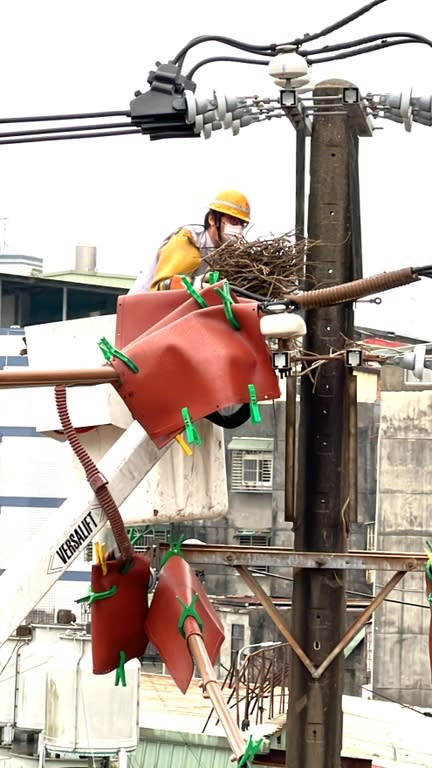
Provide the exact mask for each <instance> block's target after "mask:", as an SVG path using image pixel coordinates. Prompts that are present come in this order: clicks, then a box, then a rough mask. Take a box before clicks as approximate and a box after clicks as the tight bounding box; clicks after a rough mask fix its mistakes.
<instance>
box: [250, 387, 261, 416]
mask: <svg viewBox="0 0 432 768" xmlns="http://www.w3.org/2000/svg"><path fill="white" fill-rule="evenodd" d="M248 390H249V405H250V413H251V415H250V419H251V422H252V424H259V423H260V421H261V414H260V409H259V405H258V403H257V396H256V389H255V387H254V385H253V384H248Z"/></svg>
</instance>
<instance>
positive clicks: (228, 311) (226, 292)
mask: <svg viewBox="0 0 432 768" xmlns="http://www.w3.org/2000/svg"><path fill="white" fill-rule="evenodd" d="M215 291H216V293H217V295H218V296H220V297H221V299H222V302H223V306H224V312H225V316H226V318H227V320H228V322H229V324H230V325H231V326H232V328H234V330H235V331H240V329H241V325H240V323H239V322H238V321H237V320H236V319H235V317H234V315H233V311H232V305H233V304H234V301H233V298H232V296H231V293H230V286H229V282H228V280H224V281H223V288H215Z"/></svg>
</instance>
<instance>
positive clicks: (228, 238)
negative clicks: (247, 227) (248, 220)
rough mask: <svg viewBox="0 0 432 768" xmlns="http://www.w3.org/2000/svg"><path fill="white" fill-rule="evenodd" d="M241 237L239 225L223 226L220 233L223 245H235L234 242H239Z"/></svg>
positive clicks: (241, 228) (241, 230) (241, 229)
mask: <svg viewBox="0 0 432 768" xmlns="http://www.w3.org/2000/svg"><path fill="white" fill-rule="evenodd" d="M242 237H243V227H242V225H241V224H228V223H227V224H225V228H224V231H223V233H222V242H223V243H235V242H236V240H241V238H242Z"/></svg>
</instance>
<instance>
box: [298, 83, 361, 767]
mask: <svg viewBox="0 0 432 768" xmlns="http://www.w3.org/2000/svg"><path fill="white" fill-rule="evenodd" d="M355 91H356V89H355V88H354V87H353V86H352V85H351V84H350V83H347V82H346V81H342V80H331V81H325V82H323V83H320V84H319V85H318V86H317V87H316V88H315V89H314V93H313V99H314V121H313V129H312V136H311V157H310V192H309V208H308V210H309V213H308V233H307V236H308V239H309V240H310V241H313V242H318V245H315V246H314V247H313V250H312V252H311V253H308V255H307V258H306V279H307V284H308V286H309V287H310V288H313V287H324V286H331V285H339V284H341V283H345V282H349V281H351V280H353V279H354V278H358V277H360V276H361V245H360V212H359V205H358V189H357V194H356V188H357V182H358V165H357V164H358V156H357V142H358V135H372V132H371V130H370V127H369V126H368V125H367V122H366V118H365V116H364V115H363V116H362V115H361V107H360V105H359V104H358V103H357V104H356V105H354V106H353V104H352V103H351V102H349V103H346V98H348V99H352V98H353V93H355ZM353 316H354V313H353V307H352V303H347V304H339V305H337V306H331V307H325V308H322V309H316V310H309V311H308V313H307V316H306V325H307V329H308V333H307V337H306V339H305V348H306V349H307V350H308V352H313V353H315V354H316V355H318V356H320V355H329V354H331V353H332V352H335V351H336V350H342V349H344V347H345V346H346V339H352V338H353V330H354V328H353V325H354V319H353ZM353 379H354V377H353V374H352V371H351V370H348V369H347V368H346V366H345V362H344V356H342V360H341V358H340V357H339V358H335V360H334V361H332V360H331V361H328V362H327V361H326V362H325V363H324V364H322V365H321V366H320V367H319V368H314V369H312V370H311V371H310V372H309V374H308V373H304V374H303V376H302V379H301V398H300V417H299V451H298V464H297V500H296V512H295V520H294V532H295V540H294V548H295V550H296V551H300V552H308V551H309V552H345V551H347V531H348V519H349V516H350V515H352V514H353V510H352V509H351V510H350V495H351V494H350V483H349V482H347V477H351V478H352V477H353V476H354V474H355V473H353V467H352V464H351V468H349V466H348V465H349V462H350V461H351V462H352V460H353V457H352V445H353V441H352V439H351V440H350V439H349V419H347V413H349V412H351V414H352V411H353V409H352V407H351V410H350V409H349V408H348V407H347V405H348V403H349V402H350V403H351V406H352V395H353V383H354V387H355V382H353ZM348 446H350V449H349V448H348ZM349 469H350V470H351V471H349ZM353 490H354V489H353ZM353 498H354V499H355V493H354V494H353ZM351 506H353V504H352V499H351ZM354 513H355V510H354ZM318 566H319V563H317V568H316V569H314V568H303V569H297V570H296V571H295V573H294V588H293V609H292V632H293V635H294V637H295V638H296V640H297V641H298V642H299V644H300V646H301V647H302V649H303V650H304V652H305V653H306V655H307V657H308V658H309V659H310V661H311V662H312V664H313V666H314V667H315V669H317V668H319V667H320V665H321V664H322V663H323V662H324V661H325V660H326V658H327V656H328V655H329V653H330V652H331V651H332V649H333V648H334V646H335V645H336V643H337V642H338V641H339V640H340V638H341V637H342V636H343V634H344V632H345V624H346V598H345V572H344V571H343V570H337V571H336V570H325V571H324V570H319V567H318ZM343 675H344V656H343V653H342V654H339V655H338V657H337V658H336V659H335V660H334V661H333V662H332V663H331V664H330V665H329V666H328V667H327V668H326V669H325V670H324V671H323V672H322V674H321V673H318V674H317V675H316V676H314V674H312V673H311V672H310V671H308V669H306V667H305V666H304V664H303V663H302V661H300V660H299V658H298V656H297V655H295V654H293V655H292V665H291V675H290V686H289V690H290V693H289V708H288V723H287V740H286V765H287V767H288V768H338V767H339V766H340V762H341V759H340V753H341V747H342V692H343Z"/></svg>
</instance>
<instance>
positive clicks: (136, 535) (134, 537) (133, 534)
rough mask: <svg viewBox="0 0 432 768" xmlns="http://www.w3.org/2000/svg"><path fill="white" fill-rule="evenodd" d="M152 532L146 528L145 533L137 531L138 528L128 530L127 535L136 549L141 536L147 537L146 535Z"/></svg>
mask: <svg viewBox="0 0 432 768" xmlns="http://www.w3.org/2000/svg"><path fill="white" fill-rule="evenodd" d="M150 530H151V528H146V529H145V531H137V529H136V528H128V532H127V534H128V536H129V541H130V543H131V544H132V546H133V547H134V546H135V544H136V543H137V541H139V540H140V538H141V536H145V535H146V533H148V531H150Z"/></svg>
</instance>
